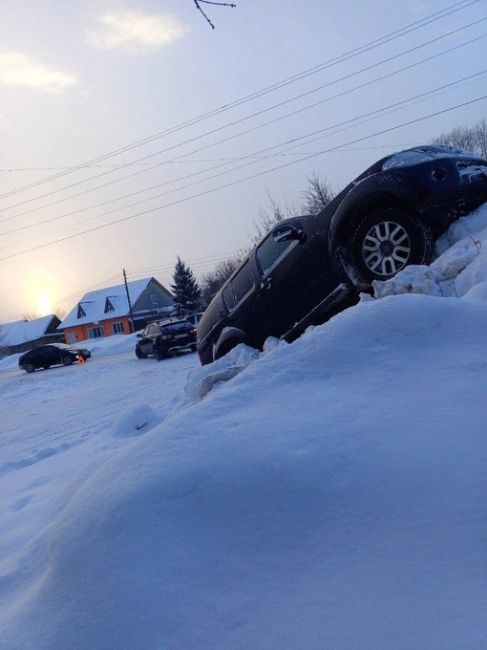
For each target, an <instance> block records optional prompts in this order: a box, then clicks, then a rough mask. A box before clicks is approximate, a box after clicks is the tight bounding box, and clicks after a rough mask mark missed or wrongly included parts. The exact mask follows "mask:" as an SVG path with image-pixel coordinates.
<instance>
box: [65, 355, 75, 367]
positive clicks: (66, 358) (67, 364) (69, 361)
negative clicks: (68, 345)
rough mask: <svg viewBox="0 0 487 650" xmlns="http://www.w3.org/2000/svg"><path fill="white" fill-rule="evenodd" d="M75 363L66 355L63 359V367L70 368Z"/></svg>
mask: <svg viewBox="0 0 487 650" xmlns="http://www.w3.org/2000/svg"><path fill="white" fill-rule="evenodd" d="M72 363H73V360H72V359H71V357H70V356H68V355H66V356H65V357H63V365H64V366H70V365H71V364H72Z"/></svg>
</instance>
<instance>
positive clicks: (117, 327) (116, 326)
mask: <svg viewBox="0 0 487 650" xmlns="http://www.w3.org/2000/svg"><path fill="white" fill-rule="evenodd" d="M112 330H113V333H114V334H123V323H121V322H120V323H112Z"/></svg>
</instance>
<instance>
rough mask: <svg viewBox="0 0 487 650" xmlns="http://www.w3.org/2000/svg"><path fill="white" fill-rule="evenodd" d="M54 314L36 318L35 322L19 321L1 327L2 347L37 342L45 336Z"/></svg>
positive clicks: (3, 324)
mask: <svg viewBox="0 0 487 650" xmlns="http://www.w3.org/2000/svg"><path fill="white" fill-rule="evenodd" d="M54 317H55V316H54V314H49V315H48V316H42V318H34V319H33V320H17V321H13V322H11V323H2V324H1V325H0V347H7V346H13V345H21V344H22V343H28V342H30V341H36V340H37V339H39V338H41V336H44V334H45V333H46V330H47V328H48V327H49V325H50V323H51V321H52V319H53V318H54Z"/></svg>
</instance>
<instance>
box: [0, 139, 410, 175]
mask: <svg viewBox="0 0 487 650" xmlns="http://www.w3.org/2000/svg"><path fill="white" fill-rule="evenodd" d="M414 144H416V143H415V142H400V143H396V144H391V145H380V146H374V147H363V149H364V150H365V149H367V150H369V149H385V148H388V147H412V146H413V145H414ZM343 151H351V149H347V150H345V149H343ZM354 151H355V149H354ZM306 153H309V152H306ZM249 155H252V154H249ZM274 155H275V156H281V155H282V156H287V155H290V156H292V155H302V154H301V153H300V154H274ZM239 160H242V156H231V157H228V156H227V157H224V156H219V157H218V158H198V159H194V158H193V159H188V158H186V159H185V160H176V159H173V160H166V161H165V164H167V165H169V164H173V163H174V164H175V163H179V164H181V165H185V164H186V163H191V164H198V165H200V164H203V163H210V162H224V161H225V162H237V161H239ZM128 165H130V166H131V167H137V166H140V167H142V166H146V165H150V163H128ZM86 167H87V168H89V169H106V168H107V167H116V165H114V164H110V165H86ZM70 168H71V165H59V166H58V167H9V168H4V169H0V173H5V174H13V173H14V172H45V171H53V170H56V169H70Z"/></svg>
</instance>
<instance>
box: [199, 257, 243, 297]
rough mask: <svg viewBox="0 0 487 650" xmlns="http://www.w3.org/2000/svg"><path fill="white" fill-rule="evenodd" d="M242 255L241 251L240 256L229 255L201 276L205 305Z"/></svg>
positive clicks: (235, 266) (241, 258)
mask: <svg viewBox="0 0 487 650" xmlns="http://www.w3.org/2000/svg"><path fill="white" fill-rule="evenodd" d="M244 257H245V254H244V253H242V255H241V256H238V255H235V256H233V257H229V258H228V259H226V260H223V261H222V262H219V263H218V264H217V265H216V266H215V268H214V269H213V271H210V272H209V273H206V274H205V275H204V276H203V277H202V279H201V281H200V288H201V297H202V299H203V302H204V303H205V304H206V305H208V304H209V303H210V302H211V300H212V298H213V296H214V295H215V294H216V292H217V291H218V289H220V287H221V286H223V285H224V284H225V282H226V281H227V280H228V278H229V277H230V276H231V275H232V273H233V272H234V271H236V270H237V268H238V267H239V266H240V264H241V262H242V260H243V258H244Z"/></svg>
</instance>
